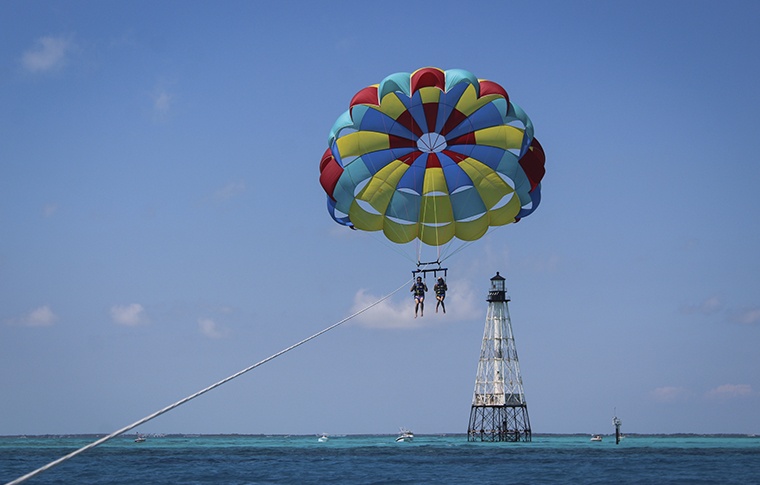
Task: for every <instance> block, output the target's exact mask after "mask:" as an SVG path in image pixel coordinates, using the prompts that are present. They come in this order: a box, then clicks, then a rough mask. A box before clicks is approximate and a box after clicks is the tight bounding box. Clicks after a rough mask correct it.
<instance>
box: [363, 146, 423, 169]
mask: <svg viewBox="0 0 760 485" xmlns="http://www.w3.org/2000/svg"><path fill="white" fill-rule="evenodd" d="M415 150H416V148H388V149H386V150H378V151H376V152H369V153H365V154H364V155H362V156H361V159H362V161H363V162H364V164H365V166H366V167H367V170H368V171H369V173H370V175H375V174H376V173H377V172H379V171H380V170H381V169H383V168H384V167H385V166H386V165H388V164H389V163H391V162H392V161H394V160H396V159H399V158H402V157H404V156H406V155H408V154H410V153H412V152H414V151H415ZM354 161H356V160H354ZM349 165H350V164H349Z"/></svg>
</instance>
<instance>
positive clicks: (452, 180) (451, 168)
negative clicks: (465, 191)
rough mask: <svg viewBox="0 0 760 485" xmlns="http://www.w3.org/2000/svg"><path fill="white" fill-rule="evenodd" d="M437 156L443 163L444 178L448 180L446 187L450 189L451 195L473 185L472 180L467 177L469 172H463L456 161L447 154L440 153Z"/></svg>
mask: <svg viewBox="0 0 760 485" xmlns="http://www.w3.org/2000/svg"><path fill="white" fill-rule="evenodd" d="M437 155H438V160H439V161H440V162H441V168H442V169H443V177H444V178H445V179H446V186H447V187H448V189H449V194H451V193H452V192H455V191H457V190H459V189H461V188H462V187H466V186H468V185H472V179H471V178H470V176H469V175H467V172H465V171H464V170H462V168H461V167H460V166H459V165H458V164H457V162H456V161H454V160H452V159H451V158H450V157H449V156H448V155H446V152H440V153H438V154H437Z"/></svg>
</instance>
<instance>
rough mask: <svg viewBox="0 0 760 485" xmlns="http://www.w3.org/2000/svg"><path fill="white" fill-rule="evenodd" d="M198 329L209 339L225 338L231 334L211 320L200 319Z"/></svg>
mask: <svg viewBox="0 0 760 485" xmlns="http://www.w3.org/2000/svg"><path fill="white" fill-rule="evenodd" d="M198 329H199V330H200V331H201V333H202V334H203V335H205V336H206V337H209V338H223V337H226V336H227V335H228V334H229V332H228V331H227V329H225V328H222V327H221V326H219V324H217V323H216V322H215V321H213V320H212V319H210V318H199V319H198Z"/></svg>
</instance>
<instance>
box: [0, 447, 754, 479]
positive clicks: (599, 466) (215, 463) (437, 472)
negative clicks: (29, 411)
mask: <svg viewBox="0 0 760 485" xmlns="http://www.w3.org/2000/svg"><path fill="white" fill-rule="evenodd" d="M99 437H100V436H95V435H78V436H35V437H0V483H7V482H9V481H12V480H14V479H16V478H18V477H20V476H22V475H25V474H27V473H29V472H31V471H33V470H35V469H37V468H39V467H41V466H43V465H45V464H47V463H49V462H51V461H53V460H56V459H58V458H60V457H62V456H64V455H66V454H68V453H70V452H72V451H74V450H76V449H78V448H81V447H82V446H85V445H87V444H89V443H91V442H93V441H95V439H97V438H99ZM25 483H28V484H78V485H87V484H134V483H140V484H154V483H155V484H211V483H213V484H317V483H319V484H322V483H343V484H418V483H435V484H462V483H464V484H467V483H472V484H478V485H487V484H504V483H508V484H555V483H556V484H559V483H562V484H564V483H579V484H609V483H614V484H700V483H704V484H708V483H709V484H715V483H720V484H760V437H754V436H722V435H709V436H701V435H699V436H697V435H664V436H651V435H628V436H626V437H625V438H624V439H623V440H622V441H621V442H620V444H619V445H616V444H615V438H614V436H605V437H604V439H603V441H601V442H592V441H590V436H587V435H534V436H533V441H532V442H530V443H480V442H477V443H470V442H467V437H466V435H417V436H415V437H414V441H412V442H406V443H403V442H402V443H396V442H395V435H362V436H359V435H349V436H330V437H329V440H328V441H326V442H320V441H319V440H318V436H248V435H221V436H210V435H201V436H185V435H169V436H148V437H147V439H146V441H144V442H141V443H136V442H135V441H134V435H131V436H120V437H116V438H114V439H112V440H111V441H108V442H106V443H104V444H102V445H100V446H98V447H96V448H93V449H91V450H88V451H86V452H84V453H82V454H80V455H78V456H75V457H73V458H71V459H70V460H68V461H66V462H64V463H62V464H60V465H58V466H56V467H54V468H52V469H50V470H47V471H45V472H43V473H42V474H40V475H38V476H36V477H33V478H31V479H30V480H28V481H27V482H25Z"/></svg>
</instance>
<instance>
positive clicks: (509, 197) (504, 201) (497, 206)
mask: <svg viewBox="0 0 760 485" xmlns="http://www.w3.org/2000/svg"><path fill="white" fill-rule="evenodd" d="M514 196H515V193H514V192H510V193H509V194H507V195H505V196H504V197H502V198H501V199H500V200H499V202H497V203H496V204H495V205H494V206H493V207H491V210H497V209H501V208H502V207H504V206H505V205H507V204H509V202H510V201H511V200H512V197H514Z"/></svg>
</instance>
